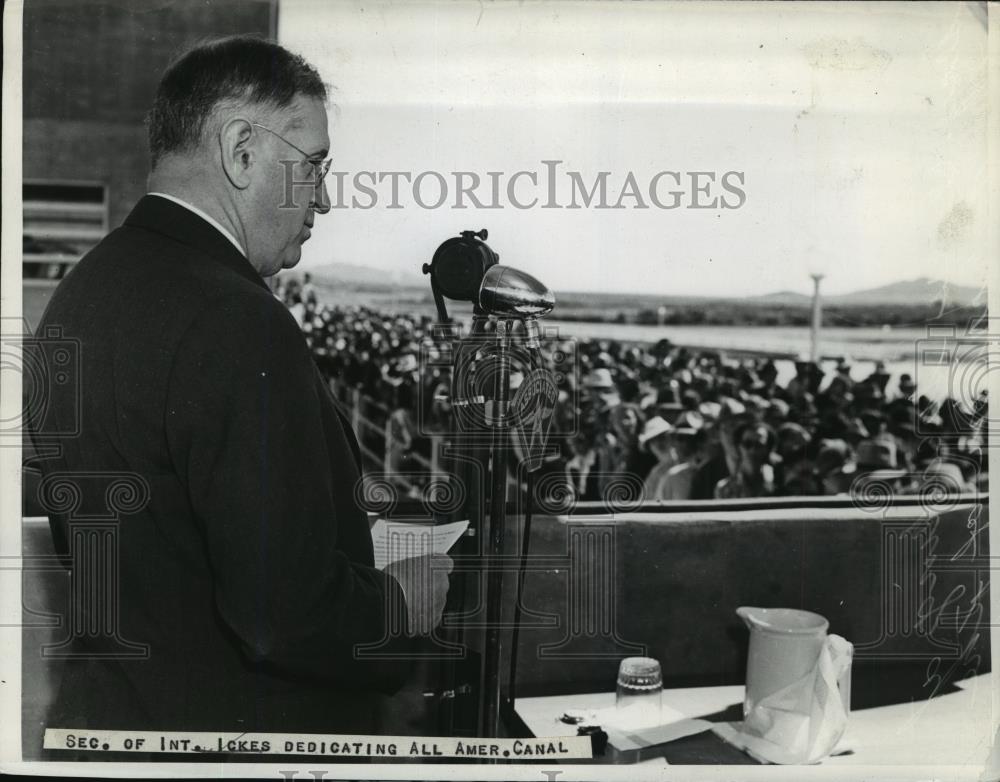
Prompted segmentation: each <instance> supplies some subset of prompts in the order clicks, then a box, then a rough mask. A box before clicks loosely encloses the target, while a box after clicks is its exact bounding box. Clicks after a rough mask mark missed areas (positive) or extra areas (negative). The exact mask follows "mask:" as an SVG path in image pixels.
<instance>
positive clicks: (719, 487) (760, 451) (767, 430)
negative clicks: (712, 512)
mask: <svg viewBox="0 0 1000 782" xmlns="http://www.w3.org/2000/svg"><path fill="white" fill-rule="evenodd" d="M734 441H735V444H736V447H737V448H738V453H739V460H738V463H737V468H736V471H735V472H734V473H733V474H732V475H730V476H729V477H728V478H723V479H722V480H721V481H719V482H718V483H717V484H716V486H715V498H716V499H720V500H726V499H735V498H741V497H770V496H772V495H773V494H774V493H775V482H774V468H773V467H772V466H771V450H772V448H773V447H774V430H773V429H771V427H769V426H768V425H767V424H762V423H745V424H742V425H741V426H739V427H738V428H737V429H736V432H735V437H734Z"/></svg>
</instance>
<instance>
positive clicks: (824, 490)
mask: <svg viewBox="0 0 1000 782" xmlns="http://www.w3.org/2000/svg"><path fill="white" fill-rule="evenodd" d="M850 459H851V447H850V446H849V445H848V444H847V441H846V440H841V439H829V440H823V441H822V442H820V446H819V451H818V452H817V454H816V467H815V476H816V481H817V483H818V484H819V488H820V494H825V495H836V494H846V493H847V492H848V491H849V490H850V488H851V482H852V481H853V480H854V472H855V466H854V464H853V463H851V462H850Z"/></svg>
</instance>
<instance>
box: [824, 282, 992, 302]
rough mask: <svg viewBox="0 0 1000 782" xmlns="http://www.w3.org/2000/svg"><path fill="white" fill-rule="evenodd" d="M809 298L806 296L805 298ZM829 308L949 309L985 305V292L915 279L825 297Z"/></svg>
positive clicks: (964, 286)
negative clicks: (934, 306) (934, 305)
mask: <svg viewBox="0 0 1000 782" xmlns="http://www.w3.org/2000/svg"><path fill="white" fill-rule="evenodd" d="M807 298H808V297H807ZM824 301H825V302H826V303H828V304H831V305H842V306H855V305H872V304H930V303H932V302H937V301H943V302H944V303H945V304H946V305H950V306H956V305H957V306H966V307H968V306H973V305H978V304H985V303H986V291H985V290H984V289H981V288H973V287H971V286H968V285H954V284H952V283H949V282H945V281H944V280H932V279H931V278H929V277H917V278H916V279H914V280H901V281H900V282H893V283H890V284H889V285H882V286H879V287H878V288H869V289H867V290H862V291H855V292H854V293H844V294H841V295H839V296H826V297H824Z"/></svg>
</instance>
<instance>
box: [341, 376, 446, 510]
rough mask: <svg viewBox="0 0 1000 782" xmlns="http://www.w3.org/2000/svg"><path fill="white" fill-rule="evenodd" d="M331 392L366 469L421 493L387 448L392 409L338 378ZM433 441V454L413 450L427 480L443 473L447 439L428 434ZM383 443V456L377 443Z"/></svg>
mask: <svg viewBox="0 0 1000 782" xmlns="http://www.w3.org/2000/svg"><path fill="white" fill-rule="evenodd" d="M329 384H330V391H331V392H332V393H333V397H334V399H336V400H337V402H338V403H339V404H340V406H341V409H342V410H343V411H344V413H345V414H346V415H347V416H348V418H349V419H350V421H351V427H352V428H353V429H354V432H355V434H356V435H357V439H358V446H359V448H360V449H361V456H362V460H363V461H364V465H365V467H366V468H367V469H370V470H374V471H376V472H380V473H382V474H383V475H384V476H385V477H386V478H388V479H390V480H392V481H394V482H396V483H398V484H400V486H402V487H403V488H404V489H405V490H406V491H408V492H419V490H420V487H419V486H418V485H417V484H416V483H414V482H413V480H411V478H412V477H413V472H412V471H408V472H407V473H406V474H401V473H400V472H398V471H395V470H394V469H392V466H391V464H390V454H389V449H388V447H387V446H388V439H389V438H388V431H387V430H388V427H389V415H390V413H391V411H390V410H389V408H388V407H387V406H386V405H385V404H383V403H382V402H380V401H378V400H377V399H375V398H374V397H371V396H369V395H368V394H365V393H364V392H363V391H362V390H361V389H360V388H356V387H351V386H348V385H347V384H345V383H343V382H341V381H340V380H339V379H337V378H330V380H329ZM425 435H426V437H427V439H428V440H429V441H430V455H429V457H427V456H424V455H423V454H421V453H417V452H416V451H411V452H410V453H409V455H408V458H409V460H410V461H411V462H412V463H413V464H415V465H416V467H418V468H419V469H418V471H423V472H426V473H427V475H428V477H429V476H430V475H432V474H435V473H439V472H441V470H442V464H441V462H442V458H441V455H442V453H443V449H444V442H445V437H444V435H443V434H440V433H425ZM378 441H381V443H382V448H381V453H380V452H379V450H378V449H377V447H372V444H373V443H374V442H378Z"/></svg>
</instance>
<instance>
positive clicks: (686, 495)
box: [646, 422, 702, 500]
mask: <svg viewBox="0 0 1000 782" xmlns="http://www.w3.org/2000/svg"><path fill="white" fill-rule="evenodd" d="M685 424H688V422H685ZM668 437H669V438H670V439H671V441H672V443H673V451H674V458H675V459H676V463H675V464H674V466H673V467H671V468H670V469H669V470H667V474H666V475H665V476H664V478H663V480H662V481H660V485H659V486H658V487H657V490H656V491H657V493H656V496H650V495H648V494H647V495H646V499H657V500H689V499H691V489H692V484H693V483H694V478H695V475H696V474H697V471H698V468H699V467H700V466H701V442H702V433H701V427H696V426H690V425H684V426H678V427H676V428H675V429H674V431H673V432H671V433H670V434H669V435H668Z"/></svg>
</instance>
